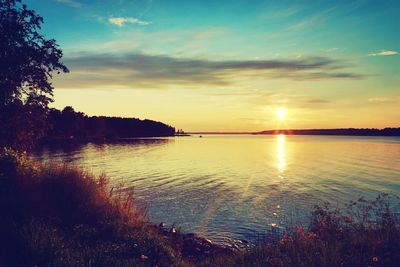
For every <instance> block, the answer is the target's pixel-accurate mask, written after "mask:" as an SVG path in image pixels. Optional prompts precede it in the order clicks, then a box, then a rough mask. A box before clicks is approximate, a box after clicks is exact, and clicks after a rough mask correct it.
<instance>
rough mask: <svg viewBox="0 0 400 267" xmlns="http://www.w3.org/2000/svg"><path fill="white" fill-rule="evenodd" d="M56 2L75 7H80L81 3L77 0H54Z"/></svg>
mask: <svg viewBox="0 0 400 267" xmlns="http://www.w3.org/2000/svg"><path fill="white" fill-rule="evenodd" d="M56 2H58V3H61V4H65V5H68V6H70V7H75V8H78V7H82V3H81V2H79V1H78V0H56Z"/></svg>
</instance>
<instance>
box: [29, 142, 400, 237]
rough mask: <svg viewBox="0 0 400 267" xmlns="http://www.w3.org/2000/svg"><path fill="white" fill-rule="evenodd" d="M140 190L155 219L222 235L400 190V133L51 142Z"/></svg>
mask: <svg viewBox="0 0 400 267" xmlns="http://www.w3.org/2000/svg"><path fill="white" fill-rule="evenodd" d="M37 157H38V158H39V159H41V160H44V161H49V160H50V161H62V162H72V163H74V164H76V165H78V166H83V167H85V168H87V169H89V170H91V171H92V172H94V173H96V174H99V173H106V174H107V175H108V176H109V177H110V178H111V180H112V183H116V184H119V183H121V182H122V183H123V185H124V187H125V188H127V189H128V188H129V189H132V188H133V189H134V191H135V195H136V199H137V201H138V203H139V204H140V205H147V207H148V212H149V216H150V219H151V221H152V222H154V223H159V222H167V223H169V224H172V223H176V225H177V226H180V227H181V228H182V229H183V230H184V231H187V232H197V233H199V234H202V235H204V236H207V237H209V238H211V239H213V240H214V241H217V242H230V241H231V240H241V239H246V240H249V239H252V238H254V236H255V235H257V234H259V233H263V232H265V231H268V230H270V229H271V225H275V224H276V225H277V226H278V227H284V226H285V225H286V224H288V223H293V222H295V221H298V220H306V218H307V214H308V212H309V209H310V208H311V207H313V205H314V204H318V203H320V204H321V203H322V202H324V201H329V202H334V203H336V202H337V201H339V202H340V203H344V202H346V201H348V200H350V199H355V198H356V197H357V196H361V195H363V196H366V197H375V196H376V195H377V194H378V193H379V192H394V193H400V139H399V138H388V137H328V136H252V135H235V136H234V135H204V136H203V138H199V137H198V136H191V137H175V138H174V137H172V138H164V139H140V140H130V141H124V142H119V143H115V144H102V145H96V144H87V145H83V146H79V147H72V148H71V147H70V148H68V149H66V148H64V149H54V148H53V149H50V148H48V149H43V150H42V151H40V152H38V154H37Z"/></svg>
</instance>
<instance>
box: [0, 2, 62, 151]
mask: <svg viewBox="0 0 400 267" xmlns="http://www.w3.org/2000/svg"><path fill="white" fill-rule="evenodd" d="M42 23H43V18H42V17H40V16H39V15H38V14H36V12H35V11H33V10H29V9H28V8H27V7H26V5H24V4H22V3H21V0H0V125H1V126H0V146H1V147H3V146H12V147H13V146H17V147H16V148H21V147H22V148H23V147H26V146H27V145H28V144H30V143H32V141H34V140H35V139H36V138H37V137H40V135H41V134H42V132H43V129H42V128H41V127H42V126H43V123H42V122H43V120H44V116H43V115H44V114H45V111H46V108H47V105H48V104H49V102H50V101H52V96H53V94H52V92H53V86H52V84H51V78H52V75H53V72H57V73H60V72H68V69H67V68H66V67H65V66H64V65H63V64H62V63H61V62H60V59H61V57H62V51H61V50H60V49H59V48H58V46H57V44H56V42H55V40H53V39H50V40H47V39H45V38H44V36H43V35H42V34H40V33H39V30H40V29H41V24H42ZM41 119H42V120H41ZM37 123H38V124H37Z"/></svg>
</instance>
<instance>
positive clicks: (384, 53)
mask: <svg viewBox="0 0 400 267" xmlns="http://www.w3.org/2000/svg"><path fill="white" fill-rule="evenodd" d="M398 54H399V52H397V51H391V50H382V51H380V52H377V53H371V54H368V56H373V57H375V56H393V55H398Z"/></svg>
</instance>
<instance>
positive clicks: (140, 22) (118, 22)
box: [108, 17, 150, 27]
mask: <svg viewBox="0 0 400 267" xmlns="http://www.w3.org/2000/svg"><path fill="white" fill-rule="evenodd" d="M108 22H109V23H111V24H113V25H116V26H118V27H122V26H124V25H125V24H127V23H130V24H136V25H140V26H146V25H149V24H150V22H148V21H144V20H140V19H137V18H129V17H128V18H124V17H118V18H109V19H108Z"/></svg>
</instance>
